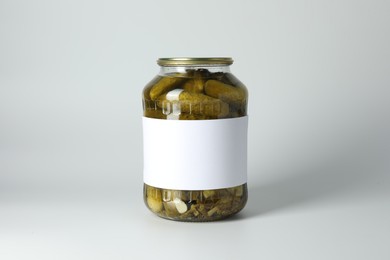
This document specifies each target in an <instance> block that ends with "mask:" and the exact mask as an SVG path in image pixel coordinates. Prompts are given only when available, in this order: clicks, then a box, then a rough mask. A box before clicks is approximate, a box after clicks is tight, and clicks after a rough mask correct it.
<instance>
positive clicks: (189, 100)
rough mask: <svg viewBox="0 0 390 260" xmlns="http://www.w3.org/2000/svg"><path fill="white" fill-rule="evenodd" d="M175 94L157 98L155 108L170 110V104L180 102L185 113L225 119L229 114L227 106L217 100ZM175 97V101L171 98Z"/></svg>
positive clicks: (184, 92) (182, 92) (195, 94)
mask: <svg viewBox="0 0 390 260" xmlns="http://www.w3.org/2000/svg"><path fill="white" fill-rule="evenodd" d="M175 92H176V94H172V95H171V94H170V92H168V94H165V95H162V96H160V97H159V98H158V102H157V106H159V107H161V108H162V109H163V110H171V106H172V104H174V103H175V102H176V101H180V102H179V105H180V109H181V111H183V112H185V113H193V114H197V115H205V116H211V117H226V116H227V115H228V114H229V105H228V104H226V103H225V102H222V101H221V100H219V99H216V98H212V97H209V96H207V95H204V94H197V93H190V92H187V91H184V90H183V91H175ZM174 95H176V97H175V99H172V96H174Z"/></svg>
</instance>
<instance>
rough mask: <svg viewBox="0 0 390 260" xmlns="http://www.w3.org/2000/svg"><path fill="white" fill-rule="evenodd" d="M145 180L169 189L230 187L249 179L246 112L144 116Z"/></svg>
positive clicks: (147, 182)
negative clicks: (221, 115) (211, 116)
mask: <svg viewBox="0 0 390 260" xmlns="http://www.w3.org/2000/svg"><path fill="white" fill-rule="evenodd" d="M142 122H143V151H144V158H143V159H144V171H143V173H144V182H145V183H146V184H148V185H151V186H154V187H159V188H164V189H173V190H212V189H223V188H231V187H235V186H239V185H242V184H244V183H246V182H247V161H248V159H247V139H248V138H247V135H248V117H247V116H245V117H240V118H229V119H218V120H163V119H154V118H147V117H143V118H142Z"/></svg>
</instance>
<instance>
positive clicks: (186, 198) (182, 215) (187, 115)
mask: <svg viewBox="0 0 390 260" xmlns="http://www.w3.org/2000/svg"><path fill="white" fill-rule="evenodd" d="M142 99H143V111H144V118H146V119H148V120H149V119H156V120H180V121H193V120H201V121H197V123H201V124H202V123H203V122H205V123H206V124H207V122H211V121H209V120H212V121H214V122H215V120H218V121H219V120H225V119H240V118H244V117H246V116H247V99H248V94H247V89H246V87H245V86H244V85H243V84H242V83H241V82H240V81H239V80H238V79H237V78H236V77H235V76H234V75H233V74H231V73H230V68H229V66H228V65H220V64H205V65H202V64H196V65H185V66H183V65H180V66H162V67H161V70H160V73H159V74H158V75H157V76H156V77H155V78H154V79H153V80H152V81H151V82H150V83H149V84H147V85H146V87H145V88H144V90H143V95H142ZM158 122H161V121H158ZM153 131H154V132H153V136H156V135H160V136H158V138H159V139H160V140H164V138H168V137H167V135H166V134H162V132H161V133H160V132H159V131H158V130H156V127H154V130H153ZM191 131H192V130H191ZM199 132H200V131H199ZM197 133H198V132H197V131H195V130H194V133H193V136H194V135H196V134H197ZM215 134H216V135H217V136H218V133H215ZM205 135H208V134H207V132H206V134H205ZM145 138H146V136H145V124H144V143H145ZM170 138H172V137H170ZM200 138H201V137H200ZM205 138H206V137H205ZM207 138H210V136H209V137H207ZM217 138H219V137H217ZM195 139H196V138H195ZM156 140H158V139H156ZM201 140H202V138H201ZM200 142H202V141H200ZM226 142H229V140H227V141H226ZM242 142H245V143H246V139H245V140H242ZM155 143H159V141H156V142H154V143H153V144H152V145H154V144H155ZM198 143H199V142H198ZM223 143H224V141H222V146H223ZM169 145H170V143H169V142H168V143H167V142H165V143H164V144H163V145H161V146H164V147H167V146H169ZM202 145H203V144H202ZM203 146H204V147H203ZM203 146H202V149H204V150H203V151H207V150H208V149H209V148H210V147H208V143H205V144H204V145H203ZM164 147H158V144H157V145H156V147H153V148H151V149H149V150H159V149H161V150H159V151H161V153H164ZM227 147H229V146H227ZM243 147H244V146H243ZM245 147H246V144H245ZM220 149H224V148H220ZM230 150H234V148H230ZM173 151H174V150H173ZM224 152H226V153H229V151H222V153H224ZM180 153H181V155H180V156H179V157H180V158H184V159H183V160H185V161H186V162H189V163H187V166H186V167H188V169H190V168H193V167H194V166H196V165H197V164H205V163H207V158H204V155H203V153H202V151H201V152H199V149H198V150H197V151H194V150H193V149H192V147H185V148H184V151H180ZM144 155H145V146H144ZM183 156H184V157H183ZM245 156H246V151H245ZM154 158H156V157H154ZM175 158H178V156H176V157H174V158H173V159H172V160H175ZM188 158H189V159H188ZM144 160H145V156H144ZM230 161H232V160H230ZM154 163H156V162H154V161H153V160H152V161H144V168H145V166H146V165H150V164H154ZM159 163H160V164H161V165H166V163H165V161H159ZM176 163H177V164H180V163H182V160H180V161H174V162H173V167H171V168H175V167H174V166H175V165H174V164H176ZM208 163H210V162H208ZM230 163H231V162H230ZM245 163H246V157H245ZM211 164H212V163H211ZM221 164H222V165H221ZM223 164H224V163H223V162H222V163H219V166H223ZM171 165H172V162H171ZM210 166H211V165H210ZM206 167H207V165H206ZM171 168H169V167H166V166H164V167H161V171H160V168H154V169H157V170H155V171H154V172H156V171H159V173H153V174H159V175H160V177H163V176H164V174H167V172H168V171H170V169H171ZM210 168H213V167H210ZM242 168H244V167H242ZM185 171H186V170H184V172H185ZM239 171H240V173H237V174H241V175H242V174H245V178H244V179H245V181H243V180H244V179H243V178H241V179H240V181H236V182H230V183H231V184H237V185H233V186H230V185H231V184H230V185H227V184H225V185H219V186H218V185H216V186H210V187H208V186H207V185H206V186H197V187H196V188H194V189H193V188H192V186H191V184H189V185H190V186H188V185H187V186H180V185H179V186H177V185H176V186H175V185H173V184H172V186H171V185H170V183H169V182H168V183H165V184H164V185H162V184H161V185H160V184H155V185H153V184H151V183H148V182H146V181H145V183H144V201H145V204H146V206H147V207H148V208H149V209H150V210H151V211H152V212H153V213H155V214H156V215H158V216H160V217H163V218H167V219H171V220H178V221H193V222H202V221H214V220H219V219H223V218H226V217H229V216H231V215H234V214H236V213H237V212H239V211H240V210H242V209H243V208H244V206H245V204H246V202H247V198H248V189H247V184H246V166H245V169H242V170H241V169H240V170H239ZM184 172H183V174H185V173H184ZM195 174H196V173H195ZM212 174H213V173H212V172H211V173H210V175H212ZM192 176H193V177H194V178H196V176H194V175H192ZM160 177H159V178H160ZM187 178H188V180H186V183H191V178H192V177H191V175H190V176H187ZM207 178H208V176H207V175H206V176H205V177H204V178H203V179H207ZM144 180H145V178H144ZM204 181H207V180H204ZM182 187H184V188H182ZM202 187H206V188H204V189H203V188H202ZM211 187H212V188H211Z"/></svg>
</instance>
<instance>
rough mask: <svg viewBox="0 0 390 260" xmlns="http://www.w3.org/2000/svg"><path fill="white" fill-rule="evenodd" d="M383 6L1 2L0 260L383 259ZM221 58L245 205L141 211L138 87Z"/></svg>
mask: <svg viewBox="0 0 390 260" xmlns="http://www.w3.org/2000/svg"><path fill="white" fill-rule="evenodd" d="M389 13H390V3H389V1H380V0H374V1H360V0H358V1H347V0H341V1H322V0H320V1H303V0H297V1H283V0H281V1H274V0H272V1H271V0H270V1H268V0H265V1H255V0H253V1H251V0H243V1H221V0H216V1H205V0H201V1H197V2H193V1H188V2H187V1H178V0H172V1H150V0H146V1H131V0H127V1H116V0H115V1H109V2H108V1H105V2H103V1H87V0H81V1H80V0H79V1H73V0H71V1H45V0H37V1H26V0H16V1H13V0H12V1H11V0H2V1H1V2H0V259H1V260H3V259H5V260H8V259H39V260H42V259H50V260H52V259H157V258H158V259H173V258H178V257H183V256H184V257H185V259H199V258H203V259H223V258H225V259H238V258H239V257H243V258H244V259H267V260H273V259H299V260H301V259H309V260H312V259H320V260H322V259H324V260H329V259H332V260H345V259H353V260H366V259H375V260H377V259H379V260H388V259H390V250H389V241H390V216H389V215H390V177H389V171H390V165H389V164H390V160H389V157H390V155H389V151H390V142H389V132H390V127H389V122H390V118H389V117H390V116H389V111H390V102H389V96H390V95H389V85H390V76H389V75H390V73H389V71H390V64H389V61H390V51H389V46H390V37H389V24H390V16H389ZM170 56H232V57H233V58H234V60H235V63H234V64H233V66H232V68H231V69H232V72H233V73H234V74H235V75H236V76H237V77H238V78H239V79H240V80H242V82H244V83H245V84H246V85H247V87H248V90H249V95H250V98H249V115H250V122H249V136H248V137H249V147H248V148H249V149H248V177H249V189H250V194H249V196H250V198H249V202H248V205H247V207H246V208H245V209H244V211H243V212H242V214H240V215H238V216H237V217H236V218H233V219H231V220H229V221H224V222H218V223H207V224H188V223H176V222H170V221H166V220H162V219H159V218H157V217H154V216H153V215H152V214H151V213H149V212H148V211H147V209H146V207H145V206H144V205H143V202H142V127H141V114H142V106H141V90H142V88H143V86H144V85H146V83H147V82H148V81H149V80H151V79H152V78H153V77H154V75H156V74H157V73H158V67H157V65H156V64H155V60H156V59H157V58H158V57H170Z"/></svg>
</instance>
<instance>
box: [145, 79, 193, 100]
mask: <svg viewBox="0 0 390 260" xmlns="http://www.w3.org/2000/svg"><path fill="white" fill-rule="evenodd" d="M185 80H186V79H185V78H181V77H162V78H161V80H159V81H158V82H157V83H156V84H155V85H154V86H153V87H152V88H151V89H150V92H149V96H150V98H151V99H152V100H156V99H157V98H158V97H159V96H161V95H162V94H163V93H167V92H169V91H170V90H172V89H174V88H176V86H178V85H179V84H181V83H183V82H184V81H185Z"/></svg>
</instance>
